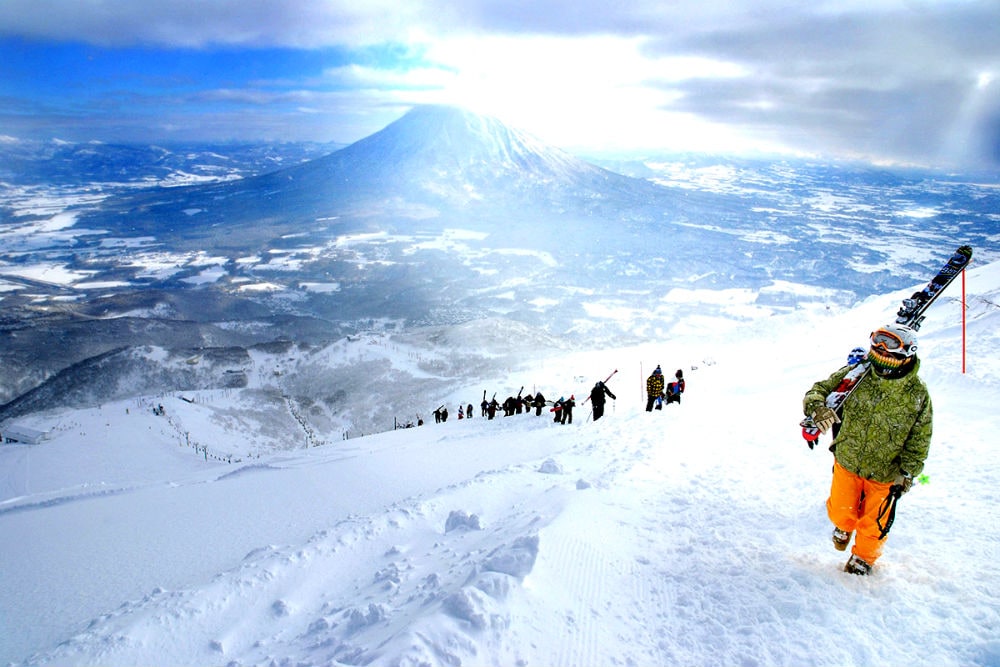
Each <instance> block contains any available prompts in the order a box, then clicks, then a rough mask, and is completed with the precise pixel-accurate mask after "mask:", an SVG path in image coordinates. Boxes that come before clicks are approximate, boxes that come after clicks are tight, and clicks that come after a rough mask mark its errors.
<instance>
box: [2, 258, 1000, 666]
mask: <svg viewBox="0 0 1000 667" xmlns="http://www.w3.org/2000/svg"><path fill="white" fill-rule="evenodd" d="M968 290H969V300H968V315H969V325H968V357H967V373H965V374H962V347H961V341H962V338H961V325H960V313H961V310H960V305H959V302H958V301H957V299H956V297H958V296H959V295H960V293H961V292H960V288H959V286H958V285H957V284H956V285H954V286H952V287H951V288H949V291H948V292H947V293H946V298H944V297H943V298H942V300H941V302H940V303H938V304H935V306H934V307H933V309H932V310H931V311H930V313H929V316H928V319H927V322H926V323H925V325H924V327H923V329H922V331H921V351H922V358H923V366H922V371H921V374H922V376H923V377H924V379H925V380H926V381H927V383H928V385H929V387H930V391H931V395H932V397H933V400H934V408H935V435H934V442H933V445H932V448H931V455H930V459H929V461H928V464H927V469H926V471H925V472H926V474H927V476H928V478H929V481H928V483H926V484H924V485H921V486H917V487H916V488H915V489H914V490H913V491H911V492H910V493H909V494H908V495H906V496H905V497H904V498H903V499H902V500H901V501H900V505H899V512H898V516H897V520H896V524H895V525H894V527H893V529H892V534H891V535H890V537H889V540H888V544H887V547H886V549H885V555H884V557H883V558H882V560H881V561H879V563H878V565H877V566H876V568H875V570H874V572H873V574H872V576H870V577H868V578H858V577H854V576H851V575H847V574H845V573H844V572H842V570H841V567H842V565H843V562H844V560H845V555H844V554H842V553H839V552H836V551H834V550H833V548H832V545H831V543H830V539H829V533H830V530H831V526H830V525H829V522H828V521H827V519H826V514H825V509H824V502H825V499H826V492H827V490H828V485H829V477H830V463H831V456H830V454H829V453H828V452H827V451H826V449H825V445H826V444H827V443H826V438H824V442H823V445H824V446H822V447H820V448H817V450H815V451H810V450H809V449H808V448H807V447H806V446H805V444H804V442H803V441H802V439H801V437H800V435H799V428H798V426H797V424H798V421H799V419H800V418H801V414H800V412H801V398H802V394H803V393H804V392H805V391H806V389H808V387H809V386H810V385H811V384H812V383H813V382H814V381H816V380H818V379H821V378H824V377H826V376H827V375H828V374H829V373H830V372H832V371H833V370H836V368H837V367H838V366H839V365H841V364H842V363H843V361H844V359H845V357H846V354H847V352H848V350H850V349H851V348H852V347H854V346H855V345H858V344H864V342H865V338H866V335H867V334H868V332H869V331H870V330H871V329H872V328H874V327H875V326H878V325H880V324H882V323H884V322H885V321H887V320H889V319H891V313H892V312H893V310H894V309H895V307H896V305H897V304H898V299H899V298H900V296H903V295H905V294H904V293H899V294H891V295H885V296H879V297H873V298H871V299H869V300H867V301H866V302H864V303H862V304H860V305H859V306H857V307H856V308H854V309H852V310H849V311H845V312H830V313H826V312H819V311H816V312H809V311H797V312H795V313H792V314H790V315H787V316H781V317H777V316H775V317H767V318H762V319H759V320H755V321H751V322H740V323H739V324H738V326H737V325H736V324H735V323H733V322H731V321H730V322H725V321H722V320H720V321H719V325H720V326H718V327H714V328H713V327H710V326H707V323H703V324H704V326H702V325H699V326H698V327H695V328H694V329H693V330H692V333H691V334H690V335H687V336H675V337H674V338H670V339H664V340H660V341H658V342H656V343H650V344H649V345H647V346H643V347H631V348H624V349H616V348H612V347H610V346H609V347H605V348H595V349H592V350H587V351H581V352H579V353H568V352H561V353H560V355H559V356H553V355H547V354H546V353H545V352H544V351H532V350H527V349H526V350H525V353H524V365H523V367H521V368H505V369H498V370H497V375H496V376H495V377H484V378H482V386H479V385H477V386H463V387H455V389H454V393H453V394H452V395H451V396H450V400H449V401H448V405H449V407H450V408H451V407H457V405H458V404H460V403H468V402H472V403H475V404H477V407H478V402H479V399H480V398H481V395H482V390H483V389H484V388H491V387H510V386H513V387H517V386H520V385H521V384H525V383H526V382H528V383H529V384H530V382H531V381H534V379H535V378H543V380H544V382H545V383H546V384H544V385H543V386H539V387H538V389H541V390H542V391H543V392H545V393H546V395H547V396H549V398H556V397H558V395H559V394H564V395H569V394H571V393H575V395H576V398H577V401H578V403H582V402H583V399H584V397H585V396H586V393H587V391H588V389H589V387H590V386H592V384H593V382H594V381H595V380H597V379H601V378H603V377H605V376H606V375H607V374H608V373H609V372H610V371H611V370H612V369H615V368H617V369H619V372H618V374H617V375H615V376H614V377H613V378H612V379H611V381H610V383H609V385H610V386H611V388H612V389H613V391H615V392H616V394H617V396H618V400H617V401H615V402H614V403H611V404H609V406H608V411H607V415H606V416H605V418H604V419H602V420H600V421H598V422H596V423H595V422H593V421H590V420H588V412H589V411H588V407H589V406H587V405H581V406H580V407H578V408H577V410H576V413H575V415H574V423H573V424H572V425H566V426H560V425H557V424H555V423H553V422H552V420H551V415H550V414H549V413H548V412H545V413H543V415H542V416H541V417H536V416H534V415H533V414H532V415H515V416H512V417H506V418H504V417H498V418H497V419H495V420H493V421H487V420H486V419H483V418H481V417H480V416H479V412H478V409H477V411H476V416H475V418H473V419H471V420H461V421H459V420H456V419H455V418H454V417H452V418H451V419H449V421H448V422H447V423H444V424H434V423H429V424H426V425H424V426H422V427H418V428H413V429H404V430H399V431H394V432H388V433H382V434H378V435H373V436H369V437H364V438H356V439H351V440H340V441H334V442H333V444H326V445H324V446H319V447H312V448H308V449H300V450H296V451H291V452H287V451H286V452H281V453H273V454H264V455H257V456H253V457H247V458H245V459H243V460H240V461H239V462H235V463H229V462H223V461H219V460H215V459H213V458H209V457H208V451H209V450H205V451H202V450H195V449H194V448H193V447H192V446H191V445H190V441H185V438H184V437H182V435H181V434H179V432H178V430H177V429H176V428H174V426H173V424H175V423H180V422H179V421H178V422H172V421H171V420H172V419H173V418H174V417H176V418H177V419H178V420H182V421H183V423H184V424H185V426H186V428H187V436H188V438H189V440H190V439H194V440H199V439H204V438H205V437H207V436H206V434H211V437H212V438H213V444H215V441H218V440H222V439H227V438H228V439H230V442H228V443H222V445H224V446H219V447H214V448H211V449H212V451H216V450H229V451H241V449H243V448H242V447H241V446H240V445H241V444H242V443H243V442H244V441H246V440H248V439H253V438H254V437H255V434H254V431H253V428H252V426H251V425H252V419H253V414H252V413H253V411H252V410H246V409H245V408H243V409H242V410H233V412H234V414H240V413H241V412H242V413H245V414H244V415H243V416H244V417H245V418H246V420H247V421H240V420H238V419H236V418H235V417H234V419H233V421H232V422H231V423H229V424H228V425H226V424H223V425H221V426H220V424H219V423H218V421H214V422H211V423H209V422H208V420H207V418H206V421H205V422H204V423H202V422H200V421H199V419H200V417H199V415H203V414H204V415H207V414H209V412H208V411H207V410H204V409H203V406H202V405H200V404H198V403H188V402H187V401H185V400H183V399H182V397H181V395H172V396H164V397H145V398H137V399H134V400H131V401H125V402H120V403H113V404H106V405H103V406H101V407H100V408H95V409H90V410H75V411H66V412H62V413H57V414H56V413H53V414H45V415H32V416H31V417H30V418H27V417H26V418H23V419H21V420H18V421H19V422H21V423H23V424H25V425H31V426H35V427H36V428H47V429H48V430H49V431H50V436H49V439H48V440H47V441H45V442H43V443H42V444H39V445H33V446H28V445H5V446H3V447H0V542H2V544H3V545H4V546H3V549H0V627H2V631H0V663H4V664H6V663H13V664H28V665H51V664H59V665H83V664H100V665H139V664H161V665H173V664H177V665H180V664H185V665H190V664H228V665H250V664H253V665H259V664H275V665H282V664H380V665H383V664H385V665H389V664H392V665H396V664H398V665H423V664H426V665H457V664H475V665H485V664H497V665H500V664H503V665H553V666H558V665H599V664H601V665H611V664H619V665H670V664H705V665H715V664H718V665H731V664H741V665H870V664H906V665H984V666H987V665H998V664H1000V639H998V637H1000V602H998V598H997V595H996V591H997V589H998V587H1000V565H998V563H1000V548H998V545H1000V538H998V537H997V531H996V509H995V508H996V503H997V500H998V493H997V491H996V488H997V485H996V480H997V479H998V478H1000V469H998V468H1000V466H998V457H997V455H996V450H995V438H996V433H997V432H998V430H1000V429H998V426H1000V415H998V413H997V409H996V406H997V404H998V396H1000V358H998V357H997V355H996V350H997V349H998V344H1000V334H998V332H1000V326H998V324H1000V315H998V299H1000V264H991V265H988V266H982V267H977V268H973V269H972V270H970V271H969V275H968ZM713 332H717V335H716V334H713ZM706 362H707V363H706ZM401 363H406V361H405V360H401ZM658 363H659V364H662V365H663V368H664V369H665V370H666V371H667V372H668V374H672V371H673V370H674V369H675V368H678V367H680V368H684V370H685V377H686V378H687V387H688V391H687V393H686V394H685V396H684V399H683V403H682V404H681V405H679V406H677V405H672V406H669V407H668V408H666V409H665V410H664V411H663V412H661V413H657V412H654V413H652V414H647V413H645V412H643V410H642V403H643V397H642V391H643V390H642V385H643V380H644V377H645V375H646V374H648V373H649V371H650V370H651V369H652V368H653V366H655V365H656V364H658ZM526 378H531V380H526ZM355 389H356V390H359V391H371V392H372V393H373V395H372V401H373V402H377V401H378V400H379V395H378V393H377V392H380V391H389V389H380V388H378V387H370V388H368V387H357V388H355ZM245 398H246V397H245V396H241V395H240V393H239V390H232V391H229V390H227V391H224V392H222V391H220V392H216V393H214V394H205V395H204V396H203V397H201V398H200V399H199V400H202V401H210V402H212V403H213V404H214V405H215V406H217V407H223V408H224V407H226V406H232V407H234V408H236V407H239V406H243V405H245V400H243V399H245ZM498 398H500V399H502V398H503V396H498ZM414 400H415V401H416V400H420V397H414ZM161 403H162V404H163V406H164V407H165V409H166V415H165V416H157V415H154V414H153V413H152V410H151V408H152V407H153V406H155V405H158V404H161ZM433 407H436V406H423V408H422V409H424V410H427V411H429V410H430V409H433ZM452 414H454V410H452ZM301 437H302V433H301V432H299V433H290V434H289V438H301ZM331 440H332V439H331V438H328V439H327V442H330V441H331Z"/></svg>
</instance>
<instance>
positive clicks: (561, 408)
mask: <svg viewBox="0 0 1000 667" xmlns="http://www.w3.org/2000/svg"><path fill="white" fill-rule="evenodd" d="M617 372H618V371H617V370H616V371H615V372H614V373H612V374H611V376H613V375H614V374H615V373H617ZM611 376H608V379H609V380H610V379H611ZM674 378H675V379H674V381H673V382H670V383H669V384H665V383H664V379H663V371H662V370H661V369H660V367H659V366H657V367H656V370H654V371H653V373H652V375H650V376H649V378H647V380H646V392H647V401H646V412H652V410H653V409H654V408H655V409H656V410H660V409H662V408H663V405H664V404H667V405H669V404H670V403H680V402H681V394H683V393H684V389H685V382H684V372H683V371H682V370H680V369H677V372H676V373H675V374H674ZM605 382H607V380H598V381H597V383H595V384H594V387H593V389H591V390H590V396H588V397H587V398H586V399H584V403H587V402H588V401H589V402H590V405H591V410H592V415H593V419H594V421H597V420H598V419H600V418H601V417H603V416H604V407H605V405H606V404H607V399H608V398H610V399H611V400H617V398H618V397H617V396H615V394H614V393H613V392H612V391H611V389H609V388H608V386H607V384H605ZM523 392H524V388H523V387H522V388H521V391H519V392H517V396H508V397H507V398H506V399H505V400H504V401H503V403H499V402H498V401H497V398H496V394H493V397H492V398H491V399H490V400H486V392H485V391H483V400H482V402H481V403H480V404H479V409H480V413H481V416H482V417H485V418H486V419H494V418H495V417H496V416H497V415H498V414H503V416H504V417H510V416H513V415H520V414H531V413H532V412H534V413H535V416H536V417H540V416H541V415H542V410H543V409H544V408H545V407H547V406H551V407H549V412H551V413H553V417H552V420H553V421H554V422H556V423H559V424H572V423H573V408H575V407H576V395H575V394H570V397H569V398H566V397H565V396H560V397H559V399H558V400H555V401H550V400H547V399H546V398H545V396H544V395H543V394H542V392H541V391H539V392H537V393H535V395H534V396H532V395H530V394H529V395H527V396H524V395H522V394H523ZM457 414H458V418H459V419H472V416H473V406H472V403H469V404H468V405H465V406H461V405H460V406H458V411H457ZM434 421H435V423H441V422H446V421H448V408H447V407H445V406H443V405H442V406H441V407H439V408H438V409H436V410H435V411H434ZM419 423H420V424H422V423H423V420H421V421H420V422H419Z"/></svg>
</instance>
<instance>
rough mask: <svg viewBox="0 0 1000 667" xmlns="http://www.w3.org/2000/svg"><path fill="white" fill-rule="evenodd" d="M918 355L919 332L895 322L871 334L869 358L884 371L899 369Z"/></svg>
mask: <svg viewBox="0 0 1000 667" xmlns="http://www.w3.org/2000/svg"><path fill="white" fill-rule="evenodd" d="M916 355H917V332H916V331H914V330H913V329H911V328H910V327H908V326H905V325H903V324H896V323H895V322H893V323H891V324H887V325H885V326H884V327H882V328H881V329H877V330H875V331H873V332H872V334H871V348H870V349H869V351H868V358H869V359H870V360H871V362H872V363H873V364H875V365H876V366H878V367H880V368H883V369H893V368H899V367H900V366H902V365H903V364H906V363H909V362H911V361H912V360H913V358H914V357H916Z"/></svg>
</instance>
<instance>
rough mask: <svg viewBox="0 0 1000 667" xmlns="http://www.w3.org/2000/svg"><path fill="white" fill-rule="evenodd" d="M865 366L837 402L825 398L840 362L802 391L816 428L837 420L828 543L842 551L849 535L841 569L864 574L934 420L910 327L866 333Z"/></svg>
mask: <svg viewBox="0 0 1000 667" xmlns="http://www.w3.org/2000/svg"><path fill="white" fill-rule="evenodd" d="M870 343H871V347H870V348H869V350H868V356H867V363H869V364H871V369H872V371H873V372H869V373H868V374H867V375H865V376H864V378H863V379H862V380H861V381H860V382H859V384H858V385H857V387H856V388H855V390H854V392H853V393H852V394H851V395H850V396H849V397H848V399H847V401H846V402H845V403H844V405H843V406H842V414H841V415H838V414H837V412H836V411H834V410H833V409H832V408H830V407H828V406H827V404H826V398H827V396H828V395H829V394H830V393H831V392H833V391H835V390H836V389H837V386H838V385H839V384H840V382H841V380H842V379H843V378H844V376H845V375H846V374H847V373H848V371H850V370H851V368H852V367H851V366H850V365H848V366H844V367H843V368H841V369H840V370H838V371H837V372H835V373H834V374H833V375H831V376H830V377H829V378H827V379H826V380H820V381H819V382H817V383H815V384H814V385H813V386H812V388H811V389H810V390H809V391H808V392H806V395H805V396H804V397H803V399H802V407H803V411H804V412H805V414H806V416H808V417H811V418H812V420H813V421H814V422H815V424H816V426H817V427H819V429H820V431H821V432H823V433H825V432H826V431H828V430H829V429H830V428H831V427H833V425H834V424H836V423H840V431H839V432H838V433H837V436H836V438H835V439H834V441H833V444H832V445H831V446H830V449H831V450H832V451H833V453H834V465H833V481H832V483H831V486H830V496H829V498H828V499H827V502H826V511H827V516H829V518H830V521H832V522H833V525H834V529H833V545H834V547H835V548H836V549H837V550H838V551H845V550H846V549H847V546H848V544H850V541H851V534H852V533H855V536H854V547H853V548H852V549H851V557H850V559H849V560H848V561H847V564H846V565H845V566H844V571H845V572H849V573H851V574H858V575H867V574H869V573H870V572H871V569H872V566H873V565H874V564H875V561H877V560H878V558H879V557H880V556H881V555H882V547H883V546H884V544H885V537H886V535H887V534H888V530H889V526H890V525H891V523H892V519H893V516H894V511H895V501H896V500H897V499H898V498H899V496H901V495H902V494H904V493H906V492H907V491H909V490H910V487H911V486H912V484H913V477H914V476H915V475H919V474H920V473H921V471H923V469H924V462H925V461H926V460H927V453H928V451H929V449H930V443H931V432H932V430H933V429H932V422H933V409H932V406H931V398H930V395H929V393H928V392H927V386H926V385H925V384H924V382H923V380H921V379H920V378H919V377H918V375H917V373H918V371H919V369H920V360H919V359H918V358H917V336H916V332H915V331H914V330H913V329H912V328H910V327H907V326H903V325H901V324H895V323H893V324H889V325H886V326H884V327H882V328H881V329H878V330H877V331H874V332H872V334H871V341H870Z"/></svg>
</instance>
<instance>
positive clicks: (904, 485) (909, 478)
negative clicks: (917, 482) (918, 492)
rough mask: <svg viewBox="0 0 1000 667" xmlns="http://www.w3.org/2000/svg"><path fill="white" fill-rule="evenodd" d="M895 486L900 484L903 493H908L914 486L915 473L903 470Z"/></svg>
mask: <svg viewBox="0 0 1000 667" xmlns="http://www.w3.org/2000/svg"><path fill="white" fill-rule="evenodd" d="M893 486H898V487H899V491H900V493H901V494H902V493H906V492H907V491H909V490H910V489H911V488H912V487H913V475H911V474H910V473H908V472H905V471H903V472H901V474H900V475H899V477H897V478H896V481H895V482H894V483H893Z"/></svg>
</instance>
